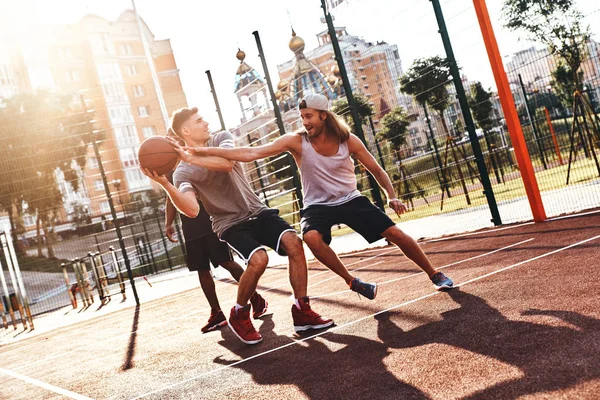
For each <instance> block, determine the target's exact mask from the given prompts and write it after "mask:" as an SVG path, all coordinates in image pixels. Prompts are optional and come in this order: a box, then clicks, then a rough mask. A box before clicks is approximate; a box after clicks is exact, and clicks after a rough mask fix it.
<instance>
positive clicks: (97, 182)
mask: <svg viewBox="0 0 600 400" xmlns="http://www.w3.org/2000/svg"><path fill="white" fill-rule="evenodd" d="M94 188H95V189H96V190H97V191H99V192H101V191H103V190H104V183H102V179H96V180H95V181H94Z"/></svg>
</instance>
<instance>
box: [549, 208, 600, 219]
mask: <svg viewBox="0 0 600 400" xmlns="http://www.w3.org/2000/svg"><path fill="white" fill-rule="evenodd" d="M598 213H600V210H596V211H588V212H584V213H578V214H569V215H561V216H559V217H553V218H548V219H547V220H546V221H558V220H560V219H569V218H577V217H581V216H583V215H592V214H598Z"/></svg>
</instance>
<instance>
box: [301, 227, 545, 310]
mask: <svg viewBox="0 0 600 400" xmlns="http://www.w3.org/2000/svg"><path fill="white" fill-rule="evenodd" d="M532 240H534V238H530V239H527V240H523V241H521V242H518V243H514V244H511V245H508V246H505V247H501V248H499V249H496V250H492V251H490V252H487V253H483V254H479V255H476V256H473V257H469V258H465V259H464V260H460V261H456V262H453V263H451V264H447V265H444V266H442V267H438V268H436V269H444V268H448V267H451V266H453V265H457V264H462V263H464V262H467V261H471V260H475V259H477V258H481V257H485V256H489V255H490V254H494V253H497V252H499V251H502V250H506V249H509V248H511V247H515V246H519V245H521V244H523V243H527V242H531V241H532ZM382 262H383V261H382ZM424 273H425V272H423V271H421V272H416V273H414V274H410V275H405V276H402V277H400V278H394V279H390V280H389V281H385V282H378V283H377V286H381V285H386V284H388V283H393V282H397V281H402V280H404V279H408V278H412V277H415V276H418V275H423V274H424ZM348 292H350V289H346V290H342V291H339V292H334V293H327V294H323V295H320V296H310V298H311V299H321V298H323V297H332V296H337V295H339V294H343V293H348Z"/></svg>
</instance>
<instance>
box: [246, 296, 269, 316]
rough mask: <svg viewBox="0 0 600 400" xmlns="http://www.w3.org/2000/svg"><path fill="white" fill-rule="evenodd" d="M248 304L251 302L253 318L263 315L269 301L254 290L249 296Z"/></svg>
mask: <svg viewBox="0 0 600 400" xmlns="http://www.w3.org/2000/svg"><path fill="white" fill-rule="evenodd" d="M250 304H252V318H254V319H258V318H260V317H262V316H263V315H265V313H266V312H267V309H268V308H269V303H267V301H266V300H265V299H263V298H262V296H261V295H260V294H258V293H256V292H254V294H253V295H252V297H250Z"/></svg>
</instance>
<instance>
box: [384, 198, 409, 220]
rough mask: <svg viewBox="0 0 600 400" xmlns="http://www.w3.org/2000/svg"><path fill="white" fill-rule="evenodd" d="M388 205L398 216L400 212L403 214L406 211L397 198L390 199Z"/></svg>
mask: <svg viewBox="0 0 600 400" xmlns="http://www.w3.org/2000/svg"><path fill="white" fill-rule="evenodd" d="M388 205H389V206H390V208H391V209H392V210H394V211H395V212H396V215H398V217H400V216H401V215H402V214H404V213H405V212H406V211H407V210H406V206H405V205H404V203H402V202H401V201H400V200H398V199H391V200H390V201H388Z"/></svg>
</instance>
